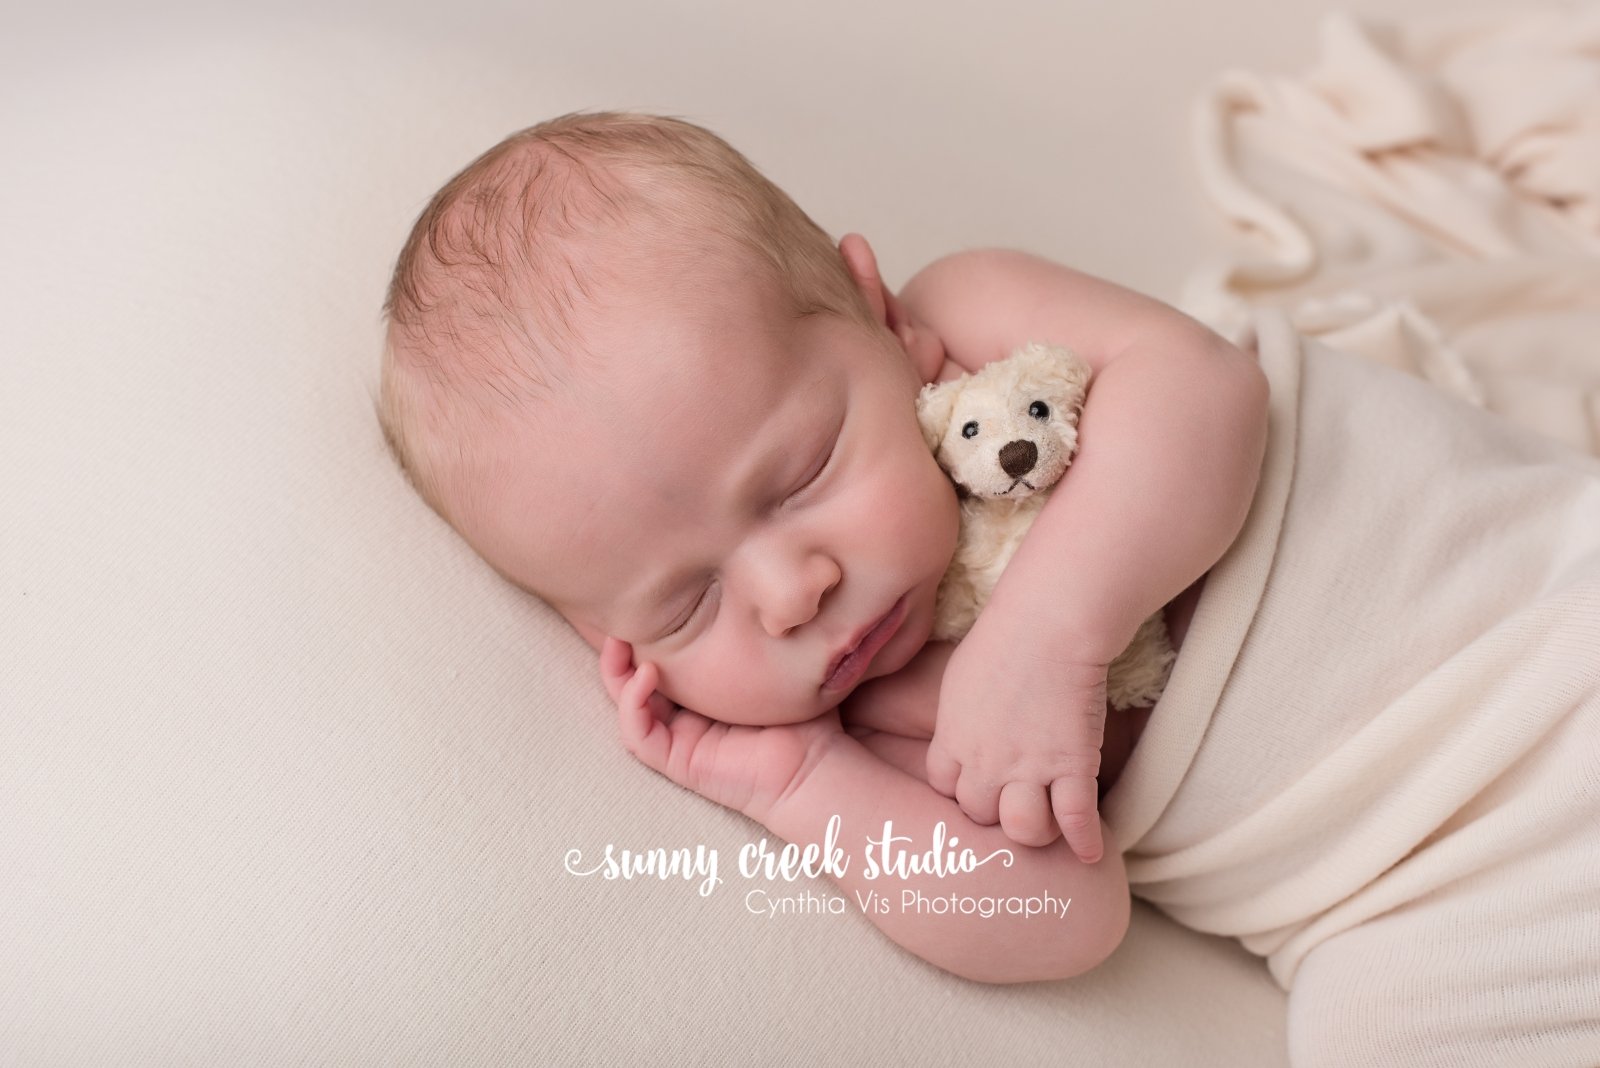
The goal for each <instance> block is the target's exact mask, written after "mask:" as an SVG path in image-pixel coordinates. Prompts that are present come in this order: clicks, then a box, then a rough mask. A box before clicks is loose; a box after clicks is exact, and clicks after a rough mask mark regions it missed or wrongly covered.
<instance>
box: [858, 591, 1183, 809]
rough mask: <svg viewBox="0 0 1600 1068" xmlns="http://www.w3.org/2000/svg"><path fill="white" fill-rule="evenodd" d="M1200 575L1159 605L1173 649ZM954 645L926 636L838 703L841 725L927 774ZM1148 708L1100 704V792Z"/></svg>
mask: <svg viewBox="0 0 1600 1068" xmlns="http://www.w3.org/2000/svg"><path fill="white" fill-rule="evenodd" d="M1205 581H1206V576H1205V575H1202V576H1200V578H1198V579H1196V580H1195V582H1194V584H1193V585H1191V586H1190V587H1189V588H1188V589H1186V590H1184V591H1183V592H1182V593H1181V594H1179V595H1178V596H1177V597H1175V598H1173V599H1172V600H1171V601H1170V602H1168V604H1167V605H1166V607H1165V608H1164V609H1163V611H1164V612H1165V614H1166V621H1167V630H1168V633H1169V636H1170V638H1171V641H1172V647H1173V649H1174V650H1177V651H1180V652H1181V651H1182V649H1183V640H1184V638H1185V636H1186V635H1187V634H1188V633H1189V623H1190V621H1191V620H1192V619H1193V618H1194V610H1195V605H1196V604H1198V603H1199V600H1200V593H1201V590H1202V589H1204V587H1205ZM954 651H955V643H953V642H928V643H927V644H926V645H924V646H923V647H922V650H921V651H920V652H919V653H918V654H917V656H916V657H915V659H913V660H912V661H911V662H910V663H909V664H907V665H906V666H905V667H903V668H901V669H900V670H899V671H897V672H895V673H894V674H893V675H886V676H884V677H882V678H877V679H872V680H870V681H868V682H867V683H865V684H863V685H862V686H860V687H858V688H857V689H856V691H855V692H854V693H853V694H851V695H850V698H849V699H848V700H847V701H845V702H844V704H842V705H840V706H839V714H840V717H841V718H842V720H843V722H844V725H845V729H846V730H847V731H848V732H849V733H851V734H853V735H855V736H856V737H857V739H858V740H860V741H861V743H862V744H863V745H865V746H866V747H867V748H868V749H870V750H872V752H874V753H875V754H876V755H877V756H879V757H880V758H882V759H883V760H885V761H887V762H888V763H890V764H893V765H894V766H896V767H898V768H899V769H900V770H901V771H904V772H906V773H907V774H909V775H915V776H916V777H917V778H919V779H922V780H924V781H926V780H927V761H926V753H927V742H928V739H929V738H931V737H933V726H934V720H935V716H936V714H937V712H938V707H939V685H940V683H941V681H942V680H943V678H944V668H945V664H946V663H948V661H949V659H950V654H951V653H952V652H954ZM1152 711H1153V709H1152V708H1149V707H1145V708H1129V709H1124V710H1122V711H1120V712H1118V711H1116V710H1114V709H1112V708H1111V707H1110V706H1109V705H1107V708H1106V712H1107V715H1106V733H1105V745H1104V747H1103V749H1102V757H1101V764H1100V796H1101V797H1104V796H1105V795H1106V793H1107V792H1108V791H1109V790H1110V789H1111V787H1112V786H1114V785H1116V782H1117V778H1118V777H1119V776H1120V775H1121V774H1122V769H1123V768H1124V767H1125V766H1126V765H1127V763H1128V758H1129V757H1130V756H1131V755H1132V754H1133V749H1134V746H1136V745H1137V744H1138V743H1139V738H1140V736H1141V735H1143V733H1144V728H1145V725H1146V724H1147V723H1148V722H1149V720H1150V714H1151V712H1152Z"/></svg>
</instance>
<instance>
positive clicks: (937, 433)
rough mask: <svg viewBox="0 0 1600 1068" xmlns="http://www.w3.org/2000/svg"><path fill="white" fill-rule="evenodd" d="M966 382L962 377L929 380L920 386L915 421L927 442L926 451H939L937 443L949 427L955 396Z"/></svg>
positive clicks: (954, 405)
mask: <svg viewBox="0 0 1600 1068" xmlns="http://www.w3.org/2000/svg"><path fill="white" fill-rule="evenodd" d="M965 384H966V380H965V379H962V378H957V379H953V380H951V381H949V382H929V383H928V384H927V385H925V386H923V387H922V392H921V393H918V394H917V422H918V423H920V424H922V440H923V441H926V442H927V443H928V451H929V452H931V453H934V454H935V455H937V454H938V452H939V443H940V442H941V441H943V440H944V435H945V432H946V431H947V430H949V429H950V416H951V413H953V412H954V411H955V408H956V398H957V397H959V396H960V395H961V387H962V386H963V385H965Z"/></svg>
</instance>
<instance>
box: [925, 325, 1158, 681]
mask: <svg viewBox="0 0 1600 1068" xmlns="http://www.w3.org/2000/svg"><path fill="white" fill-rule="evenodd" d="M1089 376H1090V368H1089V365H1088V364H1087V363H1085V362H1084V361H1083V360H1082V359H1081V358H1079V357H1078V356H1077V355H1076V354H1074V353H1073V352H1072V351H1071V350H1069V349H1065V348H1060V347H1057V346H1050V345H1042V344H1037V343H1034V344H1028V345H1024V346H1022V347H1021V348H1019V349H1017V350H1016V351H1015V352H1013V353H1012V354H1011V355H1010V356H1008V357H1006V358H1005V359H1003V360H996V361H994V362H992V363H990V364H988V365H986V366H985V367H984V368H983V369H982V370H980V371H978V372H977V373H976V374H968V375H964V376H963V377H961V378H958V379H954V380H952V381H949V382H938V383H929V384H928V385H926V386H923V387H922V392H921V394H920V395H919V396H918V397H917V418H918V419H919V421H920V422H921V424H922V436H923V438H924V439H926V441H927V442H928V448H930V449H931V450H933V454H934V457H935V458H936V459H937V460H938V461H939V466H940V467H942V468H944V470H945V473H947V474H948V475H949V476H950V478H951V480H952V481H954V482H955V484H956V491H957V493H959V494H960V496H961V535H960V540H959V541H958V542H957V545H956V552H955V556H954V558H953V559H952V560H951V562H950V568H949V570H948V571H946V572H945V576H944V579H943V581H942V582H941V583H940V585H939V594H938V601H937V604H936V605H935V609H934V627H933V633H932V638H933V639H934V640H935V641H960V640H961V639H962V638H963V637H965V636H966V633H967V631H969V630H971V629H972V624H973V622H974V621H975V620H976V619H977V618H978V613H979V612H980V611H981V610H982V608H983V605H984V603H985V602H987V601H988V599H989V595H990V593H992V592H993V591H994V587H995V583H996V582H998V581H999V578H1000V573H1001V572H1002V571H1004V570H1005V566H1006V564H1007V562H1009V561H1010V559H1011V555H1012V553H1014V552H1016V549H1017V546H1018V545H1020V544H1021V543H1022V538H1023V536H1024V535H1025V534H1027V532H1028V528H1029V527H1030V526H1032V524H1033V520H1034V518H1035V517H1036V516H1037V515H1038V514H1039V510H1040V508H1042V507H1043V505H1044V502H1045V499H1046V497H1047V496H1048V495H1049V491H1050V488H1051V487H1052V486H1054V485H1055V484H1056V483H1057V482H1058V481H1060V479H1061V476H1062V475H1063V474H1065V473H1066V470H1067V465H1068V464H1070V463H1071V462H1072V456H1073V454H1074V453H1075V452H1076V451H1077V447H1078V416H1079V414H1080V413H1081V412H1082V411H1083V403H1084V400H1085V398H1086V397H1087V396H1088V390H1089ZM1176 656H1177V654H1176V653H1174V652H1173V651H1172V646H1171V644H1170V642H1169V641H1168V638H1167V627H1166V621H1165V619H1164V618H1163V617H1162V615H1161V613H1160V612H1157V613H1156V614H1155V615H1153V616H1151V617H1150V618H1149V619H1147V620H1145V621H1144V623H1143V624H1141V625H1140V627H1139V630H1138V632H1137V633H1136V634H1135V635H1134V638H1133V641H1132V643H1131V644H1130V645H1129V646H1128V648H1127V649H1126V650H1125V651H1124V652H1123V653H1122V654H1121V655H1120V656H1118V657H1117V658H1116V659H1115V660H1113V661H1112V662H1111V666H1110V670H1109V672H1108V674H1107V679H1106V697H1107V700H1108V701H1110V703H1111V705H1112V707H1114V708H1119V709H1120V708H1130V707H1134V706H1139V705H1150V704H1154V703H1155V701H1156V699H1157V698H1159V697H1160V696H1161V691H1162V689H1163V687H1165V686H1166V683H1167V675H1168V673H1169V672H1170V671H1171V666H1172V661H1173V660H1174V659H1175V658H1176Z"/></svg>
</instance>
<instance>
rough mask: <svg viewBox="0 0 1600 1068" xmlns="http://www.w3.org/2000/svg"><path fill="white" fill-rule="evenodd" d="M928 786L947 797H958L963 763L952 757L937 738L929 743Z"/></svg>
mask: <svg viewBox="0 0 1600 1068" xmlns="http://www.w3.org/2000/svg"><path fill="white" fill-rule="evenodd" d="M927 768H928V785H929V786H931V787H933V788H934V789H935V790H937V791H938V792H939V793H941V794H943V795H944V796H946V797H949V798H954V797H955V796H956V783H958V782H960V781H961V761H959V760H957V759H956V758H955V757H953V756H951V755H950V754H949V753H948V752H947V751H946V750H945V748H944V746H943V745H942V744H941V743H940V741H939V739H938V738H937V737H935V738H934V739H933V741H931V742H929V743H928V758H927Z"/></svg>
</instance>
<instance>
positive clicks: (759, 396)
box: [463, 264, 959, 725]
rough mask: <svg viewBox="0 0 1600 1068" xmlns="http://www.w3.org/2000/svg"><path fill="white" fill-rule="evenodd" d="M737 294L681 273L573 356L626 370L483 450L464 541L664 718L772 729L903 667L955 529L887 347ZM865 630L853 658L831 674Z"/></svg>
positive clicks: (922, 628)
mask: <svg viewBox="0 0 1600 1068" xmlns="http://www.w3.org/2000/svg"><path fill="white" fill-rule="evenodd" d="M757 278H758V276H756V275H755V274H754V273H753V272H750V271H748V270H746V271H733V270H729V269H726V268H719V267H715V266H711V265H707V264H702V265H699V266H696V267H694V268H691V269H689V270H686V271H685V272H683V273H681V274H679V275H678V276H677V277H676V278H674V279H673V280H672V282H671V283H670V284H669V285H667V286H666V287H665V288H664V289H663V288H660V287H658V289H657V291H656V293H655V294H654V295H652V297H650V298H649V299H643V298H641V299H639V300H637V301H630V302H627V303H626V304H622V303H614V304H613V306H612V309H611V312H610V314H608V315H607V316H606V324H605V325H604V326H601V327H597V328H589V329H588V331H587V333H586V342H587V343H588V347H589V348H590V350H591V351H593V352H597V353H620V354H625V355H621V356H606V357H604V358H603V364H604V366H603V370H602V373H600V374H594V375H587V377H588V378H589V379H591V380H590V381H589V382H587V383H586V384H583V385H581V386H579V387H577V389H578V394H579V395H577V396H570V395H569V396H566V397H563V398H561V399H559V400H556V401H554V402H553V403H554V404H555V406H556V408H557V409H558V410H557V411H556V412H553V413H548V412H547V413H544V414H543V416H542V417H541V418H540V419H539V420H538V426H537V428H523V429H518V430H515V431H506V432H503V433H501V434H500V435H499V436H498V438H497V442H496V452H497V454H498V459H499V468H498V471H497V474H496V476H495V477H493V478H492V479H487V480H485V482H484V484H483V485H482V486H479V487H475V488H477V489H479V490H480V492H482V493H483V494H484V496H483V497H482V498H480V499H482V500H485V501H487V502H490V503H489V504H487V505H485V506H484V509H483V513H484V514H482V515H480V516H479V517H478V518H477V519H476V521H475V522H474V523H473V524H472V528H471V529H467V530H463V534H464V535H466V536H467V538H468V541H469V542H470V543H472V544H473V546H474V548H476V549H477V550H478V551H479V552H480V553H481V554H482V555H483V556H484V557H485V558H486V559H487V560H489V561H490V562H491V563H492V564H494V565H495V566H496V567H497V568H498V569H499V570H500V571H501V572H502V573H504V574H506V575H507V576H509V577H511V578H512V579H513V580H516V581H519V582H522V583H523V584H525V585H527V586H529V587H530V588H536V589H540V590H543V591H545V592H546V594H547V596H548V599H549V600H550V601H551V603H552V604H553V605H554V606H555V607H556V608H557V609H558V610H559V611H560V612H561V613H562V615H563V616H564V617H566V618H567V619H568V621H570V622H571V623H572V624H573V626H574V627H576V628H577V630H578V632H579V633H580V634H582V635H583V636H584V638H585V639H586V640H588V641H589V642H590V644H591V645H593V646H595V647H596V648H597V649H598V648H599V647H600V644H601V643H602V641H603V638H604V636H605V635H608V634H609V635H612V636H614V637H616V638H618V639H621V640H623V641H626V642H628V643H629V644H630V645H632V647H633V659H634V662H635V663H636V664H638V663H643V662H645V661H651V662H653V663H655V664H656V665H657V666H658V667H659V669H660V672H661V683H660V689H661V691H662V692H663V693H664V694H666V696H668V697H669V698H670V699H672V700H673V701H676V702H677V703H679V704H681V705H683V706H685V707H687V708H691V709H694V710H696V711H698V712H701V713H703V714H705V715H707V716H710V717H711V718H713V719H718V720H722V721H724V722H728V723H744V724H756V725H772V724H780V723H797V722H800V721H803V720H806V719H810V718H812V717H814V716H817V715H819V714H821V713H822V712H825V711H827V710H828V709H830V708H833V707H835V706H836V705H838V704H839V703H840V702H841V701H842V700H843V699H844V698H845V696H847V695H848V693H849V692H850V690H852V689H853V688H854V687H855V686H857V685H859V684H860V683H861V682H863V681H865V680H866V679H868V678H875V677H878V676H881V675H887V674H890V673H892V672H894V671H897V670H899V669H900V668H901V667H903V666H904V665H905V664H906V663H907V662H908V661H910V660H911V658H912V657H913V656H914V655H915V654H916V652H917V651H918V650H919V649H920V648H921V647H922V645H923V644H924V642H925V641H926V640H927V637H928V634H929V632H930V630H931V628H932V615H933V603H934V595H935V593H936V592H937V590H938V585H939V580H940V578H941V577H942V575H943V574H944V571H945V568H946V567H947V566H948V564H949V563H950V559H951V555H952V554H953V552H954V551H955V543H956V533H957V528H958V525H959V510H958V505H957V501H956V496H955V491H954V489H953V487H952V486H951V484H950V482H949V480H948V479H947V478H946V477H945V475H944V474H943V472H941V471H940V469H939V467H938V465H937V464H936V463H935V461H934V459H933V456H932V455H931V454H930V453H929V451H928V448H927V446H926V445H925V444H924V443H923V439H922V435H921V432H920V431H919V429H918V426H917V419H916V412H915V399H916V394H917V391H918V389H919V388H920V387H921V385H922V379H921V376H920V375H919V374H918V373H917V370H916V368H915V366H914V365H913V363H912V360H911V359H910V358H909V357H908V355H907V353H906V352H905V350H904V349H903V348H902V346H901V344H900V343H899V341H897V340H896V338H895V336H894V335H893V334H892V333H891V332H890V331H889V330H887V329H882V328H880V329H877V330H870V329H868V328H866V327H865V326H862V325H861V324H859V323H855V322H851V321H847V320H844V319H841V318H838V317H835V316H832V315H828V314H816V315H812V316H808V317H806V318H802V319H798V320H797V319H794V318H793V317H792V316H791V315H789V314H788V313H787V312H786V311H785V310H784V309H783V307H782V305H781V303H780V301H779V300H778V298H777V293H776V289H775V287H773V286H771V285H770V284H766V283H764V282H761V281H758V280H757ZM885 617H888V620H887V623H888V625H887V626H886V627H883V628H879V629H878V630H877V631H876V632H875V633H876V634H877V635H881V634H882V633H884V632H885V631H886V630H888V629H889V628H890V627H893V628H894V630H893V634H892V635H891V636H890V638H889V640H888V641H887V643H886V644H882V645H878V642H877V641H876V640H872V639H869V642H868V643H867V644H868V645H869V646H871V645H878V648H877V651H876V653H875V655H872V656H871V658H870V661H866V658H865V657H863V656H862V655H860V654H857V655H854V656H851V657H850V658H848V660H847V661H846V663H845V665H844V668H843V670H842V672H841V671H834V672H832V674H831V675H830V670H831V669H833V668H834V667H835V664H836V662H837V660H838V657H839V654H840V653H841V652H843V651H845V650H848V649H849V648H850V646H851V644H852V642H853V641H854V639H856V638H858V637H859V636H860V635H861V634H862V633H863V631H865V630H867V628H869V627H872V626H873V624H875V623H877V622H878V621H879V620H881V619H884V618H885ZM864 661H865V662H864Z"/></svg>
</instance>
